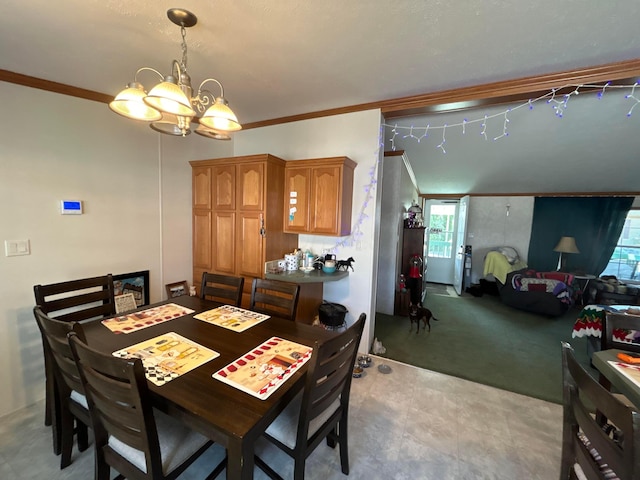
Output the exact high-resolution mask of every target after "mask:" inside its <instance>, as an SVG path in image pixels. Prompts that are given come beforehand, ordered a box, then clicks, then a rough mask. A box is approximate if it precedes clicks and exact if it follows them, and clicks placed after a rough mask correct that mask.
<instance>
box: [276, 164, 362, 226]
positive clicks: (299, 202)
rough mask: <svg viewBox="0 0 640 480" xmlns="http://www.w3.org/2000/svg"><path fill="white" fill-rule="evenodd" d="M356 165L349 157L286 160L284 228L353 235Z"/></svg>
mask: <svg viewBox="0 0 640 480" xmlns="http://www.w3.org/2000/svg"><path fill="white" fill-rule="evenodd" d="M355 167H356V163H355V162H354V161H353V160H351V159H350V158H347V157H333V158H316V159H311V160H294V161H288V162H286V166H285V208H284V231H285V232H289V233H309V234H314V235H333V236H344V235H349V234H350V233H351V203H352V196H353V170H354V168H355Z"/></svg>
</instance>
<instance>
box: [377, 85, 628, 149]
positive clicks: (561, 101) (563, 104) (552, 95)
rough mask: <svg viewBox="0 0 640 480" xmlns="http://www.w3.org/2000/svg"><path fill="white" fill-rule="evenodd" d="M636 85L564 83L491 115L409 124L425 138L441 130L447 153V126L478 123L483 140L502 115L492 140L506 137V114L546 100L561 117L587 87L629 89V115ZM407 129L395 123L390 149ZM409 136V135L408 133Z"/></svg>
mask: <svg viewBox="0 0 640 480" xmlns="http://www.w3.org/2000/svg"><path fill="white" fill-rule="evenodd" d="M637 86H638V82H636V83H634V84H633V85H611V82H606V83H605V84H603V85H584V84H580V85H564V86H563V87H559V88H553V89H551V91H549V92H547V93H545V94H543V95H541V96H539V97H537V98H530V99H528V100H527V101H526V102H525V103H522V104H520V105H517V106H515V107H511V108H508V109H507V110H505V111H502V112H498V113H495V114H493V115H487V114H485V115H484V116H483V117H480V118H476V119H471V120H469V119H468V118H464V119H463V120H462V122H460V123H455V124H444V125H435V126H432V125H431V124H429V125H427V126H426V127H419V126H414V125H412V126H411V130H415V129H420V128H424V129H425V134H424V135H422V137H420V139H423V138H426V137H427V131H428V130H442V142H440V143H439V144H438V145H436V148H437V149H439V150H441V151H442V153H443V154H445V153H447V152H446V150H445V148H444V144H445V143H446V138H445V131H446V129H447V127H462V133H463V134H465V133H466V128H467V126H471V125H473V124H475V123H479V124H480V135H481V136H483V137H484V139H485V140H488V135H487V129H488V121H489V120H492V119H494V118H497V117H504V119H503V125H502V133H501V134H500V135H498V136H496V137H494V140H499V139H501V138H504V137H508V136H509V133H508V131H507V126H508V123H509V122H510V119H509V118H508V116H507V115H508V114H509V113H510V112H514V111H516V110H518V109H520V108H523V107H528V109H529V110H533V107H534V104H535V103H537V102H540V101H546V103H548V104H551V105H552V107H553V110H554V112H555V115H556V116H557V117H558V118H562V117H563V116H564V112H565V110H566V109H567V106H568V104H569V100H570V99H571V97H574V96H577V95H580V93H581V92H580V89H583V90H584V89H585V88H587V89H589V90H594V89H599V91H598V93H597V97H598V99H602V97H603V95H604V92H605V90H607V89H609V90H610V89H631V93H630V94H628V95H626V96H625V97H624V98H625V99H631V100H633V101H634V104H633V105H632V106H631V108H630V109H629V111H628V112H627V117H630V116H631V115H632V113H633V109H634V108H635V107H636V105H638V104H639V103H640V95H639V96H636V93H635V90H636V87H637ZM572 87H573V91H571V92H570V93H568V94H565V95H563V96H562V97H560V98H557V95H556V93H557V92H558V91H561V90H566V89H568V88H572ZM383 127H385V128H387V127H391V125H387V124H383ZM407 129H409V127H405V126H402V125H398V124H397V123H396V124H395V125H394V126H393V129H392V130H391V132H392V136H391V138H390V147H391V150H393V151H395V150H396V144H395V137H396V136H397V135H399V133H398V132H399V131H401V130H407ZM409 136H410V135H409ZM413 137H414V138H415V139H416V140H418V138H416V137H415V135H414V136H413Z"/></svg>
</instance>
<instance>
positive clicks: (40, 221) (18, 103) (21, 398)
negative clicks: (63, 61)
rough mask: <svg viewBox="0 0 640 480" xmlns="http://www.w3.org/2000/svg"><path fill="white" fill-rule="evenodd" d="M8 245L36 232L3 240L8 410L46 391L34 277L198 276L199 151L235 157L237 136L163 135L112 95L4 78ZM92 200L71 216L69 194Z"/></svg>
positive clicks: (0, 350) (0, 402) (0, 303)
mask: <svg viewBox="0 0 640 480" xmlns="http://www.w3.org/2000/svg"><path fill="white" fill-rule="evenodd" d="M0 99H2V102H3V105H4V108H3V111H4V112H5V113H6V112H12V113H11V115H6V114H5V115H2V116H1V117H0V246H2V247H3V244H4V240H16V239H28V240H30V243H31V255H28V256H19V257H5V256H4V248H2V250H0V252H1V253H0V272H1V274H0V365H1V366H0V385H2V386H3V388H2V389H1V390H0V416H1V415H4V414H6V413H9V412H12V411H14V410H17V409H19V408H21V407H23V406H25V405H28V404H30V403H33V402H35V401H37V400H39V399H41V398H43V396H44V373H43V357H42V346H41V341H40V337H39V333H38V330H37V326H36V323H35V320H34V318H33V313H32V308H33V305H34V298H33V285H35V284H38V283H51V282H59V281H65V280H71V279H76V278H82V277H87V276H94V275H102V274H106V273H109V272H111V273H114V274H117V273H125V272H131V271H136V270H147V269H148V270H150V287H151V288H150V296H151V301H152V302H153V301H158V300H161V299H162V298H163V297H164V283H166V282H169V281H173V280H176V279H180V280H181V279H190V278H191V170H190V166H189V164H188V160H191V159H194V158H204V157H206V156H210V157H215V156H225V155H230V154H231V152H232V149H233V145H231V144H229V143H230V142H215V141H212V140H207V139H204V138H202V139H200V138H193V139H192V138H190V139H188V140H185V139H182V138H171V137H166V136H162V139H160V137H161V136H160V134H158V133H155V132H153V131H151V130H150V129H149V127H148V126H146V125H144V124H136V123H135V122H132V121H130V120H127V119H125V118H123V117H119V116H117V115H115V114H113V113H111V112H110V111H109V109H108V108H107V106H106V105H104V104H102V103H97V102H91V101H87V100H81V99H77V98H73V97H68V96H64V95H59V94H54V93H50V92H44V91H41V90H36V89H31V88H26V87H21V86H17V85H12V84H8V83H1V82H0ZM62 199H75V200H82V201H83V203H84V212H85V213H84V214H83V215H80V216H62V215H60V213H59V212H60V211H59V201H60V200H62Z"/></svg>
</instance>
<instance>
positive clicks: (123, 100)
mask: <svg viewBox="0 0 640 480" xmlns="http://www.w3.org/2000/svg"><path fill="white" fill-rule="evenodd" d="M146 95H147V92H145V91H144V88H143V86H142V85H141V84H139V83H137V82H131V83H130V84H129V85H127V88H125V89H124V90H122V91H121V92H120V93H119V94H118V95H116V98H114V99H113V101H112V102H111V103H109V108H110V109H111V110H112V111H114V112H115V113H117V114H119V115H122V116H124V117H127V118H132V119H134V120H145V121H147V122H153V121H155V120H160V118H162V114H161V113H160V112H159V111H158V110H156V109H155V108H153V107H150V106H149V105H147V104H146V103H145V102H144V97H145V96H146Z"/></svg>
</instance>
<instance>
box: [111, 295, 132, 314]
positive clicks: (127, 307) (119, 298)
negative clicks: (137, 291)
mask: <svg viewBox="0 0 640 480" xmlns="http://www.w3.org/2000/svg"><path fill="white" fill-rule="evenodd" d="M114 300H115V301H116V313H118V314H120V313H126V312H130V311H131V310H135V309H136V308H138V305H137V304H136V298H135V297H134V295H133V293H123V294H122V295H116V296H115V298H114Z"/></svg>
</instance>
